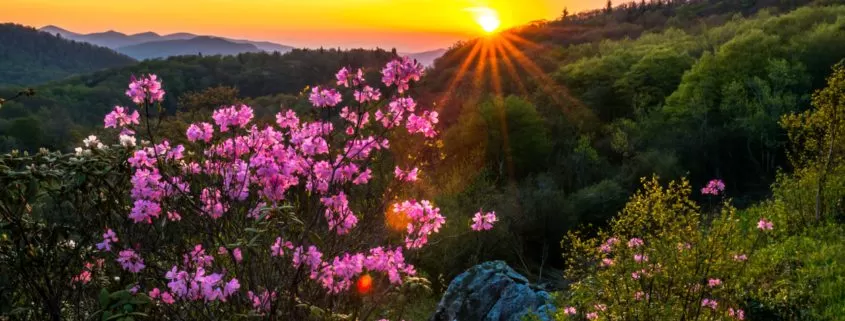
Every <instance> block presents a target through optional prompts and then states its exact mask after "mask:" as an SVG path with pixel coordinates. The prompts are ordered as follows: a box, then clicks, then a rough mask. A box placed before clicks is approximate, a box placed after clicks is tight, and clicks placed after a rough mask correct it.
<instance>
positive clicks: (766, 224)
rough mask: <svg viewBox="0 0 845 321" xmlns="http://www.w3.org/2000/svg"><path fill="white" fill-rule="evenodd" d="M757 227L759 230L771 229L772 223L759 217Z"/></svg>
mask: <svg viewBox="0 0 845 321" xmlns="http://www.w3.org/2000/svg"><path fill="white" fill-rule="evenodd" d="M757 228H758V229H760V230H761V231H771V230H772V229H773V228H774V225H773V224H772V222H770V221H768V220H766V219H765V218H761V219H760V221H758V222H757Z"/></svg>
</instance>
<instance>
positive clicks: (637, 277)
mask: <svg viewBox="0 0 845 321" xmlns="http://www.w3.org/2000/svg"><path fill="white" fill-rule="evenodd" d="M631 278H632V279H634V280H639V279H640V272H631Z"/></svg>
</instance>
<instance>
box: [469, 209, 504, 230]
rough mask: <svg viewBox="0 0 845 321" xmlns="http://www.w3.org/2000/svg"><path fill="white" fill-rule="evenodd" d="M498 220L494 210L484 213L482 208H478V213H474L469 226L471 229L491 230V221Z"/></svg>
mask: <svg viewBox="0 0 845 321" xmlns="http://www.w3.org/2000/svg"><path fill="white" fill-rule="evenodd" d="M498 220H499V219H498V218H497V217H496V212H488V213H484V211H483V210H482V209H479V210H478V213H475V216H474V217H473V218H472V226H471V227H472V230H473V231H487V230H492V229H493V223H496V222H497V221H498Z"/></svg>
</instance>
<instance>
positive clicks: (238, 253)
mask: <svg viewBox="0 0 845 321" xmlns="http://www.w3.org/2000/svg"><path fill="white" fill-rule="evenodd" d="M232 256H233V257H234V258H235V262H238V263H241V261H243V260H244V257H243V254H242V253H241V248H239V247H236V248H235V250H234V251H232Z"/></svg>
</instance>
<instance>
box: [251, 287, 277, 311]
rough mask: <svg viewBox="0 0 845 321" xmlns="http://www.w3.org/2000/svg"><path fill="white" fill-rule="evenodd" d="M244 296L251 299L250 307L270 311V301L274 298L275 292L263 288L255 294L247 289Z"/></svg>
mask: <svg viewBox="0 0 845 321" xmlns="http://www.w3.org/2000/svg"><path fill="white" fill-rule="evenodd" d="M246 296H247V298H248V299H249V300H250V301H252V309H254V310H255V311H258V312H267V311H270V304H271V303H272V301H273V300H275V299H276V292H275V291H274V292H268V291H267V290H264V292H262V293H261V294H259V295H256V294H255V293H253V292H252V291H249V292H247V293H246Z"/></svg>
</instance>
